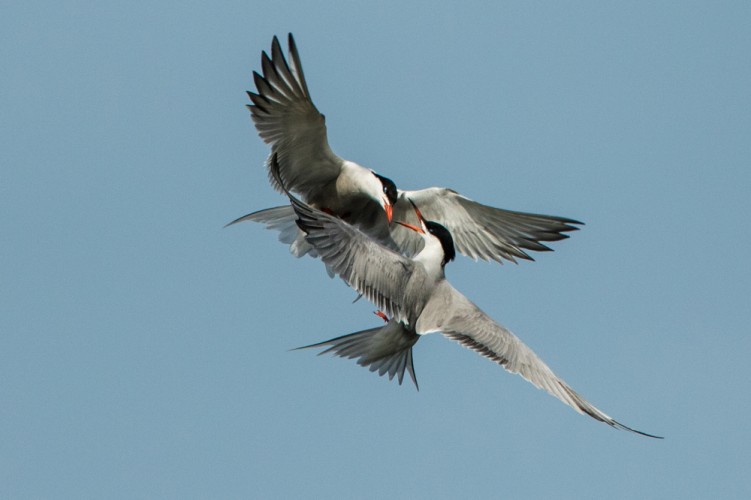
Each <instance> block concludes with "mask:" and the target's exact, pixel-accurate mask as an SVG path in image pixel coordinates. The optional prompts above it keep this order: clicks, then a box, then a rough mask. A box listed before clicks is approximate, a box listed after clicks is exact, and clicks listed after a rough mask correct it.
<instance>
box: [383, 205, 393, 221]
mask: <svg viewBox="0 0 751 500" xmlns="http://www.w3.org/2000/svg"><path fill="white" fill-rule="evenodd" d="M383 210H384V211H385V212H386V218H387V219H388V221H389V222H391V219H392V218H393V217H394V207H393V206H392V205H391V203H389V202H388V201H387V202H386V203H385V204H384V205H383Z"/></svg>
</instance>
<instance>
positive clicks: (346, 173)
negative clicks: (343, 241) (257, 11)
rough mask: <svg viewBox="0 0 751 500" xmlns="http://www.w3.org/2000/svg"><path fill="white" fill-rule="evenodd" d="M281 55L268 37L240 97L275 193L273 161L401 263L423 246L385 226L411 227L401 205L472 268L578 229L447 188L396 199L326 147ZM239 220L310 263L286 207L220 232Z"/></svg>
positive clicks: (396, 192)
mask: <svg viewBox="0 0 751 500" xmlns="http://www.w3.org/2000/svg"><path fill="white" fill-rule="evenodd" d="M288 47H289V55H288V59H287V58H285V57H284V54H283V52H282V48H281V45H280V43H279V40H278V38H277V37H274V39H273V41H272V43H271V53H270V54H271V55H269V54H267V53H266V52H265V51H264V52H263V53H262V54H261V70H262V74H260V73H258V72H254V73H253V79H254V82H255V86H256V91H255V92H251V91H249V92H248V96H249V97H250V100H251V104H250V105H249V106H248V108H249V109H250V113H251V117H252V119H253V122H254V123H255V126H256V129H257V131H258V134H259V135H260V137H261V138H262V139H263V140H264V142H266V143H267V144H269V145H270V146H271V153H270V155H269V158H268V160H267V162H266V164H267V167H268V169H269V178H270V181H271V184H272V185H273V186H274V188H276V189H277V190H279V191H280V192H281V191H282V189H281V186H280V184H279V182H278V181H277V180H276V179H275V177H274V176H273V175H271V170H270V169H271V159H272V158H274V157H275V158H276V161H277V162H278V165H279V177H280V178H281V180H282V182H284V185H285V186H286V188H287V189H288V190H289V191H291V192H293V193H297V194H298V195H299V196H300V197H301V198H302V200H303V201H304V202H305V203H307V204H309V205H311V206H313V207H315V208H317V209H319V210H322V211H324V212H326V213H329V214H333V215H335V216H337V217H339V218H341V219H343V220H345V221H347V222H348V223H350V224H352V225H354V226H356V227H357V228H358V229H360V230H362V231H363V232H365V233H366V234H368V235H369V236H370V237H371V238H374V239H376V240H377V241H378V242H379V243H381V244H383V245H386V246H387V247H389V248H391V249H393V250H396V251H398V252H400V253H403V254H405V255H408V256H412V255H416V254H417V253H418V252H419V251H420V250H421V248H422V245H423V244H424V243H423V240H422V239H421V238H420V237H418V236H416V235H415V233H414V232H413V231H410V230H407V229H405V228H404V227H402V226H400V225H396V224H390V221H391V220H392V218H397V219H399V220H402V221H411V222H412V223H413V224H416V223H417V220H416V219H415V218H414V212H413V210H412V206H411V204H410V202H409V200H413V201H414V202H415V203H417V204H418V205H419V206H420V209H421V210H422V213H423V214H425V217H427V218H428V219H429V220H433V221H437V222H439V223H440V224H442V225H443V226H444V227H446V228H447V229H448V230H449V231H451V233H452V235H453V238H454V243H455V245H456V249H457V250H458V251H459V252H460V253H462V254H464V255H467V256H469V257H471V258H473V259H475V260H476V259H478V258H479V259H483V260H494V261H497V262H499V263H503V261H504V260H508V261H511V262H516V259H526V260H534V259H532V257H531V256H530V255H529V254H528V253H527V252H526V250H531V251H549V250H550V248H549V247H548V246H546V245H545V244H544V243H543V242H552V241H558V240H561V239H564V238H567V237H568V235H566V234H564V233H567V232H570V231H574V230H577V229H578V227H577V225H579V224H582V223H581V222H578V221H576V220H573V219H568V218H565V217H555V216H550V215H539V214H532V213H524V212H515V211H511V210H504V209H500V208H494V207H490V206H487V205H483V204H481V203H478V202H476V201H473V200H471V199H469V198H467V197H465V196H462V195H461V194H459V193H458V192H456V191H454V190H452V189H448V188H440V187H431V188H427V189H422V190H417V191H403V190H400V189H397V187H396V185H395V184H394V182H393V181H392V180H391V179H389V178H387V177H384V176H382V175H379V174H377V173H375V172H374V171H372V170H370V169H368V168H365V167H363V166H361V165H358V164H357V163H355V162H352V161H349V160H345V159H342V158H340V157H339V156H337V155H336V154H335V153H334V152H333V151H332V150H331V148H330V147H329V143H328V139H327V133H326V122H325V118H324V115H323V114H321V113H320V112H319V111H318V109H317V108H316V107H315V105H314V104H313V101H312V100H311V97H310V92H309V90H308V84H307V82H306V81H305V75H304V73H303V69H302V63H301V62H300V55H299V52H298V50H297V46H296V44H295V40H294V38H293V37H292V34H289V35H288ZM246 220H251V221H255V222H260V223H263V224H265V225H266V227H267V228H269V229H275V230H277V231H279V232H280V236H279V239H280V240H281V241H282V242H283V243H286V244H289V245H290V251H291V252H292V253H293V254H294V255H296V256H298V257H300V256H302V255H305V254H310V255H312V256H314V257H315V256H317V252H316V250H315V248H313V247H312V246H311V245H310V244H309V243H308V242H307V241H306V239H305V235H304V234H303V233H302V231H300V230H299V229H298V227H297V226H296V224H295V220H296V216H295V213H294V210H293V209H292V207H291V206H290V205H286V206H280V207H274V208H269V209H265V210H260V211H258V212H254V213H251V214H248V215H245V216H242V217H240V218H238V219H236V220H234V221H232V222H230V223H229V224H228V225H231V224H234V223H237V222H241V221H246Z"/></svg>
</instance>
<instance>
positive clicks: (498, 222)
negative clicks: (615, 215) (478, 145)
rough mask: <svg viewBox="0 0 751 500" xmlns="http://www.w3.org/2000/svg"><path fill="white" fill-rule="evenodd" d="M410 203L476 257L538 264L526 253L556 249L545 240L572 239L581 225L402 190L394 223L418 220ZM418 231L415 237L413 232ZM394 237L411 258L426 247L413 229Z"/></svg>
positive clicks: (450, 195) (449, 194)
mask: <svg viewBox="0 0 751 500" xmlns="http://www.w3.org/2000/svg"><path fill="white" fill-rule="evenodd" d="M409 199H411V200H412V201H414V202H415V204H416V205H417V207H418V208H419V209H420V211H421V212H422V214H423V216H424V217H425V219H427V220H432V221H435V222H438V223H440V224H441V225H443V226H444V227H446V229H448V230H449V232H450V233H451V236H452V237H453V238H454V244H455V245H456V249H457V250H458V251H459V252H461V253H462V254H464V255H467V256H468V257H472V258H473V259H475V260H476V259H478V258H480V259H483V260H495V261H497V262H500V263H503V259H506V260H509V261H511V262H516V259H517V258H519V259H527V260H534V259H533V258H532V257H530V256H529V255H528V254H527V252H525V251H524V250H534V251H537V252H541V251H550V250H551V249H550V248H549V247H547V246H546V245H544V244H542V243H540V242H543V241H544V242H548V241H558V240H562V239H564V238H568V235H566V234H563V233H566V232H569V231H576V230H577V229H579V228H577V227H576V226H575V225H576V224H582V223H581V222H578V221H575V220H573V219H567V218H564V217H555V216H551V215H539V214H531V213H525V212H514V211H511V210H504V209H501V208H494V207H489V206H487V205H483V204H481V203H477V202H476V201H473V200H470V199H469V198H467V197H465V196H462V195H460V194H459V193H457V192H456V191H453V190H451V189H447V188H436V187H433V188H428V189H422V190H419V191H400V192H399V199H398V201H397V203H396V205H395V207H394V219H395V220H406V221H407V222H410V223H412V222H411V221H412V220H415V221H416V220H417V219H416V217H415V215H414V209H413V208H412V206H411V204H410V203H409ZM410 233H412V234H410ZM392 238H393V239H394V240H395V241H396V242H397V244H398V245H399V247H400V248H402V249H404V251H405V252H406V253H407V254H410V255H411V254H414V253H415V248H416V247H417V250H418V251H419V249H420V248H421V240H419V239H415V238H414V233H413V232H411V231H406V232H405V231H403V230H402V229H398V228H395V229H393V230H392Z"/></svg>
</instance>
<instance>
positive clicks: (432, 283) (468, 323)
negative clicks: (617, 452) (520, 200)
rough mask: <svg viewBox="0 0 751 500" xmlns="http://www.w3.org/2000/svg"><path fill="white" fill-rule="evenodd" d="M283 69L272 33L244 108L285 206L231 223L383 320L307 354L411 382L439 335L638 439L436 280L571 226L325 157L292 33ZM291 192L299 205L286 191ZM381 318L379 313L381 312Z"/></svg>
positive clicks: (321, 129) (536, 246) (516, 252)
mask: <svg viewBox="0 0 751 500" xmlns="http://www.w3.org/2000/svg"><path fill="white" fill-rule="evenodd" d="M288 44H289V62H288V61H287V60H286V59H285V57H284V54H283V53H282V49H281V46H280V44H279V40H278V39H277V38H276V37H274V39H273V42H272V44H271V56H269V55H268V54H267V53H266V52H263V53H262V56H261V67H262V72H263V75H261V74H259V73H257V72H254V73H253V77H254V81H255V85H256V89H257V92H255V93H254V92H248V95H249V96H250V99H251V101H252V104H251V105H249V106H248V107H249V108H250V111H251V116H252V118H253V121H254V123H255V126H256V129H257V130H258V133H259V135H260V136H261V138H262V139H263V140H264V141H265V142H266V143H268V144H269V145H270V146H271V154H270V155H269V159H268V161H267V167H268V170H269V179H270V181H271V184H272V185H273V186H274V187H275V188H276V189H277V190H279V191H281V192H283V193H285V194H287V196H288V197H289V200H290V204H289V205H284V206H280V207H275V208H270V209H266V210H261V211H258V212H254V213H252V214H249V215H246V216H243V217H240V218H239V219H237V220H235V221H233V222H232V223H230V224H233V223H236V222H240V221H245V220H251V221H255V222H261V223H264V224H265V225H266V227H267V228H270V229H276V230H278V231H280V233H281V234H280V240H281V241H282V242H284V243H288V244H289V245H290V251H291V252H292V253H293V254H294V255H296V256H298V257H300V256H302V255H305V254H310V255H311V256H314V257H319V258H320V259H321V260H322V261H323V262H324V263H325V264H326V267H327V269H328V271H329V273H330V274H336V275H338V276H340V277H341V278H342V279H343V280H344V281H345V282H346V283H347V284H348V285H349V286H351V287H352V288H354V289H355V290H356V291H357V292H359V293H360V294H361V295H363V296H365V297H366V298H367V299H368V300H370V301H371V302H373V303H374V304H375V305H376V307H378V308H379V311H378V314H379V315H380V316H381V317H382V318H383V319H384V320H385V321H386V324H385V325H383V326H381V327H378V328H372V329H368V330H363V331H360V332H356V333H352V334H349V335H344V336H342V337H337V338H335V339H331V340H328V341H325V342H321V343H319V344H314V345H311V346H307V347H328V349H326V350H325V351H324V353H325V352H333V353H334V354H336V355H338V356H342V357H347V358H357V360H358V364H360V365H362V366H366V367H369V368H370V370H371V371H378V373H379V374H380V375H384V374H386V373H388V375H389V378H391V379H393V377H394V376H398V381H399V383H400V384H401V383H402V380H403V378H404V372H405V371H407V372H408V373H409V375H410V377H411V378H412V381H413V382H414V383H415V386H417V380H416V377H415V372H414V367H413V361H412V347H413V346H414V345H415V343H417V341H418V340H419V338H420V336H422V335H425V334H428V333H433V332H441V333H443V334H444V335H446V336H447V337H449V338H451V339H453V340H456V341H458V342H459V343H461V344H462V345H464V346H466V347H468V348H470V349H472V350H474V351H476V352H478V353H480V354H481V355H483V356H485V357H487V358H489V359H491V360H493V361H495V362H497V363H499V364H500V365H501V366H503V367H504V368H505V369H506V370H508V371H509V372H511V373H518V374H519V375H521V376H522V377H524V378H525V379H526V380H528V381H529V382H531V383H532V384H534V385H535V386H536V387H538V388H541V389H544V390H545V391H547V392H548V393H549V394H551V395H553V396H555V397H556V398H558V399H560V400H561V401H563V402H564V403H566V404H567V405H569V406H571V407H572V408H573V409H574V410H576V411H577V412H579V413H584V414H587V415H589V416H590V417H592V418H594V419H596V420H599V421H601V422H604V423H606V424H608V425H610V426H612V427H615V428H618V429H624V430H628V431H632V432H635V433H637V434H641V435H644V436H648V437H657V436H653V435H651V434H646V433H643V432H640V431H637V430H635V429H632V428H630V427H627V426H625V425H623V424H621V423H620V422H618V421H616V420H614V419H613V418H611V417H610V416H608V415H606V414H605V413H603V412H602V411H600V410H599V409H597V408H596V407H594V406H593V405H592V404H590V403H589V402H587V401H586V400H585V399H584V398H582V397H581V396H580V395H579V394H578V393H576V392H575V391H574V390H573V389H572V388H571V387H569V386H568V385H567V384H566V383H565V382H564V381H563V380H561V379H560V378H558V377H557V376H556V375H555V373H553V371H552V370H551V369H550V368H549V367H548V366H547V365H546V364H545V363H544V362H543V361H542V360H541V359H540V358H539V357H538V356H537V355H536V354H535V353H534V352H533V351H532V350H531V349H530V348H529V347H527V346H526V345H525V344H524V343H523V342H522V341H521V340H519V338H517V337H516V336H515V335H514V334H513V333H511V332H510V331H509V330H507V329H506V328H504V327H503V326H501V325H499V324H498V323H496V322H495V321H493V319H491V318H490V317H489V316H488V315H486V314H485V313H484V312H483V311H482V310H480V308H478V307H477V306H476V305H475V304H473V303H472V302H471V301H470V300H469V299H467V298H466V297H465V296H464V295H462V294H461V293H460V292H458V291H457V290H456V289H455V288H454V287H453V286H451V284H450V283H449V282H448V281H447V280H446V279H445V274H444V268H445V265H446V264H447V263H448V262H449V261H451V260H453V259H454V257H455V253H456V251H459V252H460V253H462V254H464V255H467V256H469V257H472V258H474V259H477V258H480V259H483V260H495V261H497V262H499V263H502V261H503V259H506V260H509V261H512V262H516V259H517V258H520V259H528V260H532V258H531V257H530V256H529V255H528V254H527V253H526V252H525V250H534V251H546V250H550V249H549V248H548V247H547V246H545V245H544V244H543V243H541V242H549V241H557V240H560V239H563V238H566V237H567V236H566V235H565V234H563V233H565V232H568V231H573V230H576V229H578V228H577V227H576V225H577V224H581V223H580V222H577V221H575V220H572V219H567V218H563V217H552V216H547V215H538V214H530V213H523V212H514V211H509V210H502V209H498V208H493V207H489V206H486V205H482V204H480V203H477V202H475V201H472V200H470V199H468V198H466V197H464V196H462V195H460V194H459V193H457V192H456V191H453V190H451V189H446V188H428V189H423V190H419V191H402V190H400V189H397V188H396V185H395V184H394V182H393V181H391V180H390V179H388V178H386V177H384V176H381V175H378V174H376V173H375V172H373V171H372V170H370V169H367V168H365V167H362V166H360V165H358V164H356V163H354V162H351V161H348V160H344V159H342V158H340V157H338V156H337V155H335V154H334V153H333V152H332V150H331V148H330V147H329V145H328V141H327V137H326V125H325V119H324V116H323V115H322V114H321V113H320V112H319V111H318V110H317V109H316V107H315V105H314V104H313V102H312V100H311V98H310V93H309V91H308V86H307V83H306V82H305V77H304V74H303V70H302V65H301V63H300V56H299V54H298V51H297V47H296V45H295V41H294V39H293V37H292V35H291V34H290V35H289V38H288ZM291 192H295V193H297V194H298V195H299V197H300V198H301V199H302V201H301V200H300V199H298V198H296V197H295V196H293V195H292V194H291ZM381 311H382V312H381Z"/></svg>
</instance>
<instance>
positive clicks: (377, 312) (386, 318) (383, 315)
mask: <svg viewBox="0 0 751 500" xmlns="http://www.w3.org/2000/svg"><path fill="white" fill-rule="evenodd" d="M373 314H375V315H376V316H378V317H379V318H381V319H382V320H383V321H385V322H386V323H388V322H389V317H388V316H386V315H385V314H384V313H383V311H373Z"/></svg>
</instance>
